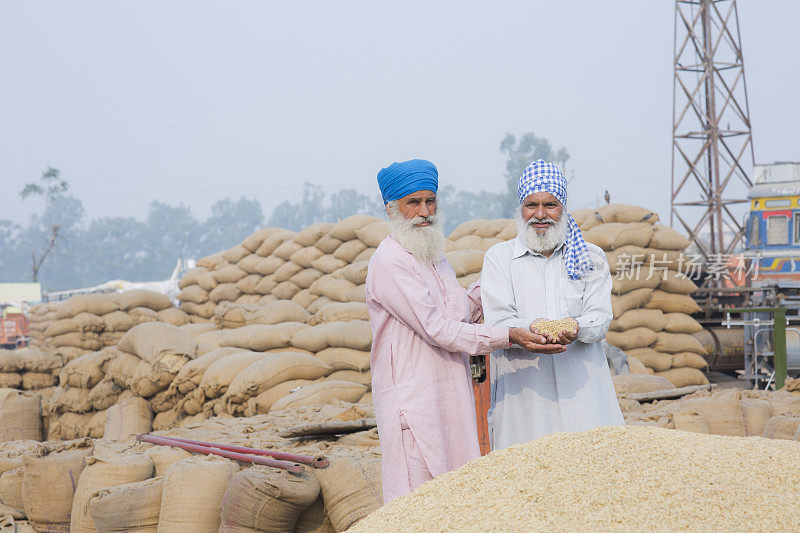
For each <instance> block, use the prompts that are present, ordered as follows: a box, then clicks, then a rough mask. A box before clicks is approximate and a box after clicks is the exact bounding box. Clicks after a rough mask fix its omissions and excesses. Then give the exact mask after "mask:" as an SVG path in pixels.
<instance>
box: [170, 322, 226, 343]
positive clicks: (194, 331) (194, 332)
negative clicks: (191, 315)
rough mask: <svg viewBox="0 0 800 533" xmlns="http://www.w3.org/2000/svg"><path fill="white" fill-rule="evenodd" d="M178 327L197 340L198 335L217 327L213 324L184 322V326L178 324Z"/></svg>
mask: <svg viewBox="0 0 800 533" xmlns="http://www.w3.org/2000/svg"><path fill="white" fill-rule="evenodd" d="M178 329H180V330H181V331H185V332H186V333H188V334H189V335H191V337H192V338H193V339H195V340H197V336H198V335H202V334H203V333H207V332H209V331H215V330H216V329H217V327H216V326H215V325H214V324H186V325H185V326H178Z"/></svg>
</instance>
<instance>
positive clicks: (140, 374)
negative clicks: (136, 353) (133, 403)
mask: <svg viewBox="0 0 800 533" xmlns="http://www.w3.org/2000/svg"><path fill="white" fill-rule="evenodd" d="M173 379H175V373H173V372H166V371H164V370H159V369H157V368H155V367H154V366H153V365H151V364H150V363H148V362H147V361H140V362H139V364H138V365H137V366H136V371H135V372H134V373H133V379H132V380H131V383H130V386H131V387H130V388H131V390H132V391H133V392H134V393H136V394H138V395H139V396H141V397H142V398H149V397H151V396H154V395H155V394H157V393H159V392H161V391H162V390H164V389H166V388H167V387H169V385H170V383H172V380H173Z"/></svg>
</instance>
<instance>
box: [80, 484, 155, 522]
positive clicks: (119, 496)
mask: <svg viewBox="0 0 800 533" xmlns="http://www.w3.org/2000/svg"><path fill="white" fill-rule="evenodd" d="M163 484H164V479H163V478H161V477H156V478H153V479H146V480H144V481H137V482H135V483H125V484H123V485H117V486H114V487H107V488H103V489H101V490H98V491H97V492H95V493H94V494H92V496H91V499H90V500H89V503H88V508H89V516H90V517H91V520H92V522H93V523H94V525H95V527H96V528H97V531H98V532H101V533H122V532H129V531H135V532H137V533H157V530H158V515H159V512H160V511H161V498H162V488H163Z"/></svg>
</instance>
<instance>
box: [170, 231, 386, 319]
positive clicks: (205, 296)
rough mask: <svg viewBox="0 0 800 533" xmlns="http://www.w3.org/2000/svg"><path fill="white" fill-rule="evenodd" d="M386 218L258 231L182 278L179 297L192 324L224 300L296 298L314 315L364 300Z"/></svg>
mask: <svg viewBox="0 0 800 533" xmlns="http://www.w3.org/2000/svg"><path fill="white" fill-rule="evenodd" d="M388 233H389V225H388V223H387V222H385V221H383V220H380V219H378V218H375V217H371V216H367V215H353V216H351V217H348V218H346V219H344V220H342V221H341V222H339V223H338V224H330V223H320V224H314V225H312V226H309V227H307V228H305V229H304V230H302V231H300V232H299V233H295V232H293V231H288V230H282V229H278V228H266V229H263V230H259V231H257V232H256V233H254V234H253V235H251V236H250V237H248V238H247V239H245V240H244V241H243V242H242V244H240V245H239V246H234V247H233V248H231V249H229V250H225V251H223V252H219V253H217V254H214V255H211V256H209V257H205V258H203V259H201V260H199V261H198V262H197V268H194V269H192V270H190V271H189V272H187V273H186V274H185V275H184V276H183V278H182V279H181V284H180V285H181V289H182V290H181V292H180V294H179V295H178V299H179V300H180V301H181V307H180V308H181V309H182V310H184V311H185V312H186V313H187V314H188V315H189V316H190V318H191V320H192V322H195V323H203V322H210V321H212V319H213V318H214V316H215V311H216V309H217V307H218V306H219V305H220V304H222V303H224V302H230V303H237V304H257V305H265V304H268V303H270V302H273V301H276V300H291V301H293V302H295V303H297V304H298V305H300V306H301V307H303V308H304V309H307V310H308V312H310V313H314V312H316V311H317V310H318V309H319V307H321V306H322V305H323V304H325V303H328V302H331V301H337V302H363V301H364V281H365V279H366V267H367V261H368V260H369V258H370V257H371V256H372V254H373V253H374V252H375V248H376V247H377V246H378V244H380V242H381V241H382V240H383V239H384V238H385V237H386V235H388Z"/></svg>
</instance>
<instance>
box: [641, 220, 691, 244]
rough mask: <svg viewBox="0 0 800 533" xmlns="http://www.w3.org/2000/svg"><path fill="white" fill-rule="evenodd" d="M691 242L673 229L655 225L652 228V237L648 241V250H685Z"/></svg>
mask: <svg viewBox="0 0 800 533" xmlns="http://www.w3.org/2000/svg"><path fill="white" fill-rule="evenodd" d="M690 244H691V241H689V239H687V238H686V237H684V236H683V235H681V234H680V233H678V232H677V231H675V230H674V229H672V228H670V227H667V226H664V225H662V224H656V225H655V226H653V237H652V238H651V239H650V248H656V249H658V250H685V249H686V248H687V247H688V246H689V245H690Z"/></svg>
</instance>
